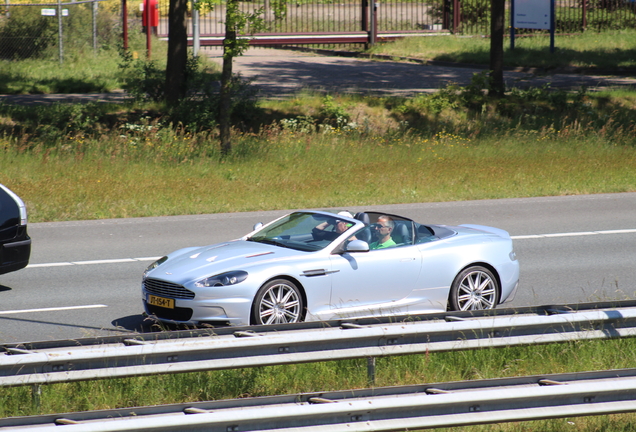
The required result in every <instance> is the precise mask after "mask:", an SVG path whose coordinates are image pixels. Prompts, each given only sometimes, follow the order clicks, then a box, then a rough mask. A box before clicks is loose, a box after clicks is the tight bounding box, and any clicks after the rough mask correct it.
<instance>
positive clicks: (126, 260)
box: [26, 257, 161, 268]
mask: <svg viewBox="0 0 636 432" xmlns="http://www.w3.org/2000/svg"><path fill="white" fill-rule="evenodd" d="M159 258H161V257H143V258H119V259H107V260H92V261H70V262H57V263H42V264H29V265H28V266H26V268H36V267H63V266H73V265H94V264H120V263H129V262H140V261H157V260H158V259H159Z"/></svg>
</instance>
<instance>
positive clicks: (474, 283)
mask: <svg viewBox="0 0 636 432" xmlns="http://www.w3.org/2000/svg"><path fill="white" fill-rule="evenodd" d="M498 300H499V283H498V282H497V278H496V277H495V276H494V275H493V273H492V272H491V271H490V270H488V269H487V268H485V267H482V266H473V267H468V268H466V269H464V270H462V271H461V272H460V273H459V274H458V275H457V277H455V280H454V281H453V284H452V285H451V290H450V297H449V306H450V309H451V310H455V311H466V310H480V309H493V308H494V307H495V306H496V305H497V301H498Z"/></svg>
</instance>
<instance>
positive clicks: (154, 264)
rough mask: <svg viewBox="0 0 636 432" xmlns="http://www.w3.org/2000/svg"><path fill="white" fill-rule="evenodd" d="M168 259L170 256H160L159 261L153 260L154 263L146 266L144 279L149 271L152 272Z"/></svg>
mask: <svg viewBox="0 0 636 432" xmlns="http://www.w3.org/2000/svg"><path fill="white" fill-rule="evenodd" d="M167 260H168V257H167V256H164V257H161V258H159V259H158V260H157V261H155V262H153V263H152V264H150V265H149V266H148V268H146V270H145V271H144V279H145V278H146V276H148V273H150V272H151V271H153V270H154V269H156V268H157V267H159V266H160V265H161V264H163V263H165V262H166V261H167Z"/></svg>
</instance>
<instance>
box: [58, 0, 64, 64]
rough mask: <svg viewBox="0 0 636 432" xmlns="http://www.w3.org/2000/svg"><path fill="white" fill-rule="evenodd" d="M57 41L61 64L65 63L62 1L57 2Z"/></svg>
mask: <svg viewBox="0 0 636 432" xmlns="http://www.w3.org/2000/svg"><path fill="white" fill-rule="evenodd" d="M57 39H58V45H59V56H60V64H62V63H64V47H63V42H62V0H57Z"/></svg>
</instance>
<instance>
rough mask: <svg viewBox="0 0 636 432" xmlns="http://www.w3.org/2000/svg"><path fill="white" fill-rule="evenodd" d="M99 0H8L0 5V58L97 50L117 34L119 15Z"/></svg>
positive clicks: (117, 36)
mask: <svg viewBox="0 0 636 432" xmlns="http://www.w3.org/2000/svg"><path fill="white" fill-rule="evenodd" d="M100 1H103V0H80V1H70V2H58V3H11V2H9V1H6V2H5V4H4V7H2V6H0V59H2V60H22V59H27V58H42V57H49V58H50V57H58V58H59V59H60V60H62V59H63V58H64V56H65V54H66V53H83V52H86V51H93V52H95V51H97V49H98V48H99V47H100V46H102V47H104V46H106V45H107V44H112V43H113V42H116V41H117V40H118V39H119V37H120V32H119V31H118V30H117V29H118V27H119V21H120V20H119V19H118V17H117V16H113V15H112V14H110V13H108V10H107V9H105V8H102V10H101V11H100V12H99V13H98V10H99V8H98V4H99V2H100Z"/></svg>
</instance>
